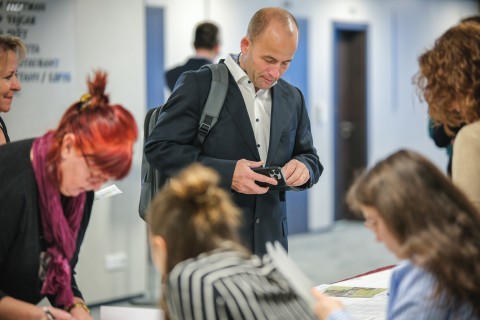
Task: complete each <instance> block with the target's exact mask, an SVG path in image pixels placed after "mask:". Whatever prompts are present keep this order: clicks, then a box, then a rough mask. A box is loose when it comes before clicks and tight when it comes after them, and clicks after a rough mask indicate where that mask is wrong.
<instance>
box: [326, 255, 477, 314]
mask: <svg viewBox="0 0 480 320" xmlns="http://www.w3.org/2000/svg"><path fill="white" fill-rule="evenodd" d="M435 287H436V280H435V278H434V277H433V275H432V274H431V273H429V272H427V271H425V270H424V269H422V268H419V267H417V266H415V265H414V264H413V263H411V262H410V261H405V262H404V263H402V264H400V265H398V266H397V267H396V268H395V270H394V271H393V273H392V279H391V281H390V291H389V301H388V309H387V317H386V319H388V320H400V319H402V320H403V319H405V320H410V319H415V320H480V318H478V317H476V316H475V315H474V314H473V310H472V307H471V306H470V305H468V304H463V305H461V306H459V307H458V308H456V309H453V308H451V307H448V306H445V303H444V302H443V301H442V300H443V299H442V298H441V297H440V298H439V299H432V298H431V297H432V295H433V293H434V290H435ZM349 319H351V317H350V316H349V315H348V314H347V313H346V312H345V311H344V310H341V311H336V312H333V313H331V314H330V315H329V317H328V318H327V320H349Z"/></svg>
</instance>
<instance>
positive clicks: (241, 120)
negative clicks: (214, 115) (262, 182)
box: [224, 76, 260, 161]
mask: <svg viewBox="0 0 480 320" xmlns="http://www.w3.org/2000/svg"><path fill="white" fill-rule="evenodd" d="M229 86H230V88H232V90H233V91H230V90H229V92H228V93H227V98H226V100H225V106H224V107H225V108H226V109H227V110H228V112H230V114H231V115H232V120H233V123H234V124H235V126H236V127H237V129H238V131H239V132H240V134H241V135H242V136H243V138H244V139H245V142H246V144H247V146H248V148H249V149H250V151H252V153H253V154H254V155H255V160H257V161H260V154H259V153H258V149H257V145H256V142H255V134H254V132H253V128H252V124H251V123H250V118H249V117H248V112H247V107H246V106H245V101H243V97H242V93H241V92H240V89H239V88H238V86H237V84H236V83H235V80H233V78H232V77H231V76H230V83H229ZM229 95H232V96H233V98H229ZM251 160H253V159H251Z"/></svg>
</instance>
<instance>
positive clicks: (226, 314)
mask: <svg viewBox="0 0 480 320" xmlns="http://www.w3.org/2000/svg"><path fill="white" fill-rule="evenodd" d="M219 181H220V179H219V176H218V174H217V173H216V172H215V171H214V170H212V169H210V168H207V167H205V166H203V165H201V164H198V163H196V164H192V165H190V166H189V167H187V168H186V169H184V170H183V171H181V172H180V174H179V175H178V176H177V177H174V178H172V179H171V180H170V182H169V184H168V185H166V186H165V187H164V188H163V189H162V191H160V192H159V193H158V195H157V196H156V197H155V199H154V201H153V202H152V205H151V206H150V208H149V211H148V214H147V222H148V230H149V239H150V243H151V252H152V260H153V262H154V264H155V266H156V267H157V269H158V271H159V272H160V273H161V275H162V300H163V303H162V306H163V308H164V310H165V311H166V313H167V315H168V317H169V318H170V319H183V320H191V319H195V320H199V319H205V320H207V319H208V320H212V319H302V320H303V319H314V318H315V317H314V314H313V311H312V309H311V308H310V307H309V306H308V305H307V303H306V302H305V301H304V300H302V299H301V298H300V297H298V296H297V295H296V294H295V292H294V291H293V289H292V288H291V287H290V285H289V284H288V282H287V280H286V279H285V278H284V277H283V276H282V275H281V274H280V273H279V272H278V271H277V269H275V267H274V266H273V264H272V263H271V261H270V260H269V258H268V256H265V257H264V259H263V260H261V259H260V258H259V257H258V256H252V255H250V253H249V252H248V251H247V250H246V249H245V248H244V247H242V246H241V245H240V244H239V238H238V227H239V225H240V220H241V212H240V210H239V209H238V208H237V207H236V206H235V204H234V203H233V201H232V200H231V198H230V195H229V194H228V193H227V192H226V191H225V190H223V189H222V188H221V187H219V186H218V183H219ZM179 235H182V236H179Z"/></svg>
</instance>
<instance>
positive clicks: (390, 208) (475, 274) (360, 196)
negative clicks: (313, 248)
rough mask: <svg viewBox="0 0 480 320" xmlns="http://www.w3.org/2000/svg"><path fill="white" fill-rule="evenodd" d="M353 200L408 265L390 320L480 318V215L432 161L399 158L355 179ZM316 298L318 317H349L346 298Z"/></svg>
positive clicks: (401, 269)
mask: <svg viewBox="0 0 480 320" xmlns="http://www.w3.org/2000/svg"><path fill="white" fill-rule="evenodd" d="M347 203H348V205H349V206H350V208H351V209H352V210H354V211H356V212H361V213H362V214H363V217H364V218H365V225H366V226H367V227H368V228H369V229H371V230H372V231H373V232H374V233H375V235H376V237H377V240H378V241H381V242H383V243H384V244H385V246H386V247H387V248H388V249H389V250H390V251H392V252H393V253H394V254H395V255H396V256H397V257H398V258H399V259H402V260H403V261H402V262H401V263H400V264H399V265H398V266H397V267H395V269H394V270H393V273H392V278H391V282H390V292H389V302H388V309H387V316H386V319H388V320H395V319H417V320H427V319H428V320H440V319H442V320H450V319H451V320H453V319H456V320H467V319H468V320H474V319H480V304H479V303H478V302H479V301H480V286H479V284H480V250H479V248H480V215H479V214H478V212H477V210H476V209H475V207H474V206H473V205H472V204H471V203H470V202H469V201H468V199H467V197H466V196H465V195H464V193H462V192H461V191H460V190H459V189H458V188H457V187H456V186H455V185H454V184H453V183H452V182H451V180H450V179H449V178H448V177H447V176H445V175H444V174H442V172H440V170H439V169H438V168H436V167H435V166H434V165H433V164H432V163H431V162H430V161H428V160H427V159H426V158H424V157H423V156H421V155H420V154H418V153H415V152H413V151H407V150H400V151H398V152H396V153H394V154H393V155H391V156H389V157H387V158H386V159H384V160H382V161H380V162H378V163H377V164H376V165H375V166H374V167H373V168H372V169H371V170H369V171H367V172H365V173H363V174H362V175H360V176H359V177H358V178H357V179H356V180H355V181H354V183H353V185H352V186H351V187H350V189H349V191H348V193H347ZM312 293H313V294H314V295H315V296H316V297H317V305H316V313H317V315H318V317H319V319H328V320H337V319H350V317H349V316H348V314H347V313H346V312H345V311H344V310H343V307H342V304H341V303H340V302H339V300H336V299H335V298H332V297H327V296H325V295H323V294H322V293H320V292H318V291H316V289H313V290H312Z"/></svg>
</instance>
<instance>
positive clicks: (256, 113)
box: [225, 54, 272, 161]
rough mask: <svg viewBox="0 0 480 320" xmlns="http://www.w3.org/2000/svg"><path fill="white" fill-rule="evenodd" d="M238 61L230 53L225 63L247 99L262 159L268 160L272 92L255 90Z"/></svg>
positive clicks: (251, 122) (249, 114)
mask: <svg viewBox="0 0 480 320" xmlns="http://www.w3.org/2000/svg"><path fill="white" fill-rule="evenodd" d="M237 61H238V60H237V56H236V55H233V54H230V55H228V56H227V58H226V59H225V64H226V65H227V67H228V69H229V70H230V72H231V73H232V75H233V78H234V79H235V81H236V83H237V85H238V88H239V89H240V92H241V93H242V96H243V100H244V101H245V105H246V107H247V112H248V116H249V118H250V124H251V125H252V129H253V133H254V135H255V141H256V143H257V148H258V153H259V154H260V159H261V160H263V161H266V160H267V154H268V146H269V142H270V121H271V116H272V94H271V91H270V90H264V89H258V91H256V92H255V87H254V85H253V83H252V81H251V80H250V79H249V78H248V76H247V74H246V73H245V71H244V70H243V69H242V68H240V65H239V64H238V63H237Z"/></svg>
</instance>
